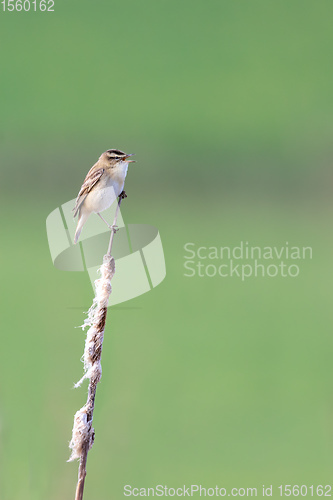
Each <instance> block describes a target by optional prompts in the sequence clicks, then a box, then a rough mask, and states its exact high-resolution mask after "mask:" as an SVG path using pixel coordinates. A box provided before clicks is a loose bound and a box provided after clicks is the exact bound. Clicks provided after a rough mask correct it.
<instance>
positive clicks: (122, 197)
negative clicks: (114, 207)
mask: <svg viewBox="0 0 333 500" xmlns="http://www.w3.org/2000/svg"><path fill="white" fill-rule="evenodd" d="M124 198H127V194H126V192H125V191H122V192H121V193H120V195H119V199H120V200H123V199H124Z"/></svg>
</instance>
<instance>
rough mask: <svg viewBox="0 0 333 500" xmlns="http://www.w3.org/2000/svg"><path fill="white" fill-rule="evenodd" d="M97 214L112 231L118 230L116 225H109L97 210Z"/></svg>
mask: <svg viewBox="0 0 333 500" xmlns="http://www.w3.org/2000/svg"><path fill="white" fill-rule="evenodd" d="M97 215H98V216H99V217H100V218H101V219H102V221H103V222H105V224H106V225H107V226H108V228H109V229H112V230H113V231H114V232H116V231H118V226H110V224H109V223H108V222H106V220H105V219H104V217H102V216H101V214H100V213H99V212H97Z"/></svg>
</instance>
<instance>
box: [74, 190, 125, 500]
mask: <svg viewBox="0 0 333 500" xmlns="http://www.w3.org/2000/svg"><path fill="white" fill-rule="evenodd" d="M125 197H126V193H125V192H124V191H123V192H122V193H121V194H120V196H119V200H118V205H117V208H116V212H115V217H114V221H113V225H112V227H111V236H110V242H109V247H108V251H107V253H106V254H105V255H104V257H103V264H102V266H101V267H100V269H99V272H100V275H101V277H100V278H99V279H97V280H96V281H95V298H94V300H93V303H92V306H91V307H90V309H89V311H88V317H87V318H86V319H85V321H84V324H83V325H82V328H85V327H89V330H88V331H87V336H86V341H85V348H84V355H83V362H84V375H83V377H82V378H81V380H79V382H78V383H77V384H75V387H79V386H80V385H81V384H82V382H83V381H84V380H85V379H86V378H87V379H89V386H88V397H87V402H86V404H85V405H84V406H83V407H82V408H81V409H80V410H79V411H77V412H76V414H75V417H74V426H73V431H72V439H71V441H70V443H69V447H70V449H71V450H72V453H71V456H70V458H69V460H68V461H69V462H70V461H72V460H75V459H80V465H79V474H78V482H77V487H76V495H75V500H82V498H83V490H84V481H85V477H86V474H87V472H86V465H87V456H88V451H89V450H90V449H91V448H92V445H93V443H94V437H95V431H94V428H93V426H92V421H93V413H94V407H95V397H96V388H97V384H98V382H99V381H100V379H101V377H102V366H101V355H102V347H103V338H104V330H105V322H106V314H107V307H108V302H109V297H110V295H111V291H112V287H111V279H112V277H113V276H114V274H115V261H114V258H113V257H112V256H111V251H112V244H113V238H114V234H115V232H116V230H117V229H116V223H117V217H118V213H119V208H120V204H121V201H122V199H123V198H125Z"/></svg>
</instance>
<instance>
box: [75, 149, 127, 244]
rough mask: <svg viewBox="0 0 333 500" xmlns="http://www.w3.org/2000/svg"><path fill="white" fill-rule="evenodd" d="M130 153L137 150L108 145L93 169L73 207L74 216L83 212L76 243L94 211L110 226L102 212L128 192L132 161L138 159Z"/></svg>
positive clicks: (80, 215)
mask: <svg viewBox="0 0 333 500" xmlns="http://www.w3.org/2000/svg"><path fill="white" fill-rule="evenodd" d="M130 156H133V154H130V155H128V154H126V153H124V152H123V151H119V149H108V150H107V151H105V153H103V154H101V156H100V157H99V159H98V162H97V163H95V165H94V166H93V167H91V169H90V170H89V172H88V174H87V177H86V178H85V179H84V182H83V184H82V186H81V189H80V192H79V194H78V196H77V199H76V203H75V207H74V208H73V211H74V217H76V215H77V214H79V218H78V223H77V228H76V232H75V236H74V243H77V241H78V239H79V237H80V234H81V231H82V228H83V225H84V224H85V222H86V221H87V219H88V217H89V215H90V214H91V213H95V214H97V215H99V217H100V218H101V219H102V220H103V221H104V222H105V223H106V224H107V225H108V226H109V224H108V223H107V222H106V220H105V219H103V217H102V216H101V214H100V212H102V211H103V210H106V209H107V208H109V207H110V206H111V205H112V203H113V202H114V201H115V200H116V199H117V198H118V196H120V195H123V196H124V197H125V196H126V194H125V191H123V189H124V183H125V177H126V174H127V169H128V164H129V163H133V162H134V161H135V160H128V158H129V157H130ZM109 227H111V226H109Z"/></svg>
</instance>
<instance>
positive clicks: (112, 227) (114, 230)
mask: <svg viewBox="0 0 333 500" xmlns="http://www.w3.org/2000/svg"><path fill="white" fill-rule="evenodd" d="M109 228H110V229H111V231H113V232H114V233H116V232H117V231H119V227H118V226H116V225H115V224H113V225H112V226H109Z"/></svg>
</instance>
